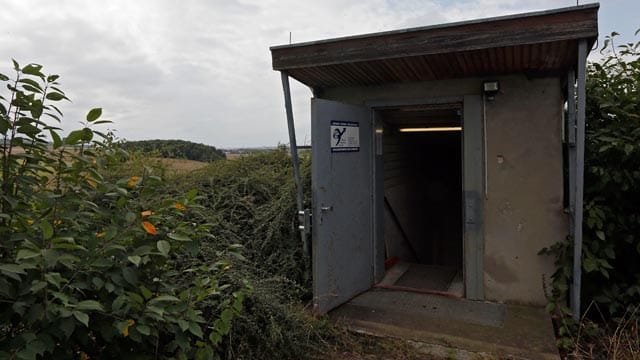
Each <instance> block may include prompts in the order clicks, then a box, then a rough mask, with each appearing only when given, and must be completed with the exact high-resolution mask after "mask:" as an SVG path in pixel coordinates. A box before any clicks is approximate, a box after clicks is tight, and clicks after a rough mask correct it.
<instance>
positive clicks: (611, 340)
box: [548, 31, 640, 359]
mask: <svg viewBox="0 0 640 360" xmlns="http://www.w3.org/2000/svg"><path fill="white" fill-rule="evenodd" d="M639 32H640V31H639ZM616 35H617V34H616V33H612V34H611V35H610V36H608V37H607V38H606V40H605V43H604V44H603V47H602V50H601V53H602V54H603V56H604V58H603V59H602V60H601V61H599V62H593V63H590V64H589V66H588V76H587V83H586V90H587V113H586V144H585V188H584V239H583V250H584V252H583V259H582V265H583V278H582V284H583V291H582V299H583V306H584V307H585V308H583V311H584V312H585V318H584V320H583V322H582V323H581V324H576V323H574V322H573V321H571V319H570V317H569V315H570V312H569V309H568V308H567V306H566V300H567V293H568V291H567V289H568V284H570V282H571V280H572V279H571V275H572V273H571V266H572V265H571V264H572V262H573V258H572V256H571V255H572V241H570V240H571V239H568V241H567V242H565V243H561V244H556V245H555V246H554V247H553V248H552V249H550V251H549V253H551V254H553V255H555V256H556V259H557V261H558V262H557V264H558V266H559V269H558V271H557V272H556V273H555V275H554V287H553V296H554V297H553V299H552V301H551V303H550V305H549V307H548V309H549V310H553V311H554V312H555V313H556V315H557V317H558V320H559V335H560V336H561V338H560V345H561V347H563V348H565V349H567V350H568V351H569V353H572V354H573V355H575V356H578V357H580V356H585V357H591V356H595V357H606V358H616V359H626V358H638V357H640V339H639V338H638V320H639V318H640V317H639V316H638V315H639V314H638V305H637V304H639V303H640V262H639V261H638V258H639V257H640V235H639V234H640V210H639V208H638V203H640V126H639V125H640V42H636V43H628V44H622V45H619V46H616V45H615V44H614V40H615V39H616ZM636 35H638V32H636Z"/></svg>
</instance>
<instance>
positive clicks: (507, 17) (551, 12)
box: [269, 2, 600, 51]
mask: <svg viewBox="0 0 640 360" xmlns="http://www.w3.org/2000/svg"><path fill="white" fill-rule="evenodd" d="M599 8H600V3H599V2H595V3H591V4H584V5H578V6H569V7H563V8H557V9H550V10H542V11H532V12H527V13H520V14H512V15H503V16H496V17H489V18H482V19H473V20H465V21H458V22H452V23H444V24H436V25H428V26H420V27H413V28H406V29H399V30H390V31H381V32H375V33H367V34H360V35H351V36H342V37H336V38H331V39H324V40H315V41H307V42H301V43H294V44H286V45H275V46H271V47H269V50H271V51H273V50H279V49H288V48H297V47H304V46H312V45H320V44H328V43H334V42H340V41H347V40H357V39H367V38H373V37H377V36H384V35H395V34H404V33H411V32H418V31H425V30H434V29H443V28H450V27H456V26H464V25H474V24H482V23H489V22H494V21H504V20H516V19H524V18H530V17H537V16H545V15H555V14H561V13H566V12H573V11H579V10H588V9H599Z"/></svg>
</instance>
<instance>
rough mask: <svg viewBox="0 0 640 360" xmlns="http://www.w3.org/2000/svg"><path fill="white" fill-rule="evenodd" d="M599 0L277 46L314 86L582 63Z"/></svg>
mask: <svg viewBox="0 0 640 360" xmlns="http://www.w3.org/2000/svg"><path fill="white" fill-rule="evenodd" d="M598 8H599V5H598V4H590V5H582V6H576V7H571V8H563V9H556V10H551V11H546V12H535V13H526V14H519V15H512V16H506V17H498V18H491V19H484V20H474V21H469V22H462V23H454V24H445V25H437V26H430V27H421V28H413V29H405V30H398V31H392V32H384V33H375V34H367V35H359V36H353V37H346V38H338V39H329V40H322V41H316V42H310V43H301V44H293V45H285V46H275V47H272V48H271V52H272V60H273V68H274V69H275V70H280V71H286V72H287V73H288V74H289V75H290V76H292V77H293V78H295V79H297V80H299V81H301V82H302V83H304V84H306V85H309V86H311V87H313V88H327V87H338V86H356V85H379V84H385V83H397V82H414V81H429V80H439V79H449V78H459V77H473V76H487V75H500V74H509V73H521V72H524V73H548V72H554V71H564V70H566V69H568V68H570V67H572V66H575V63H576V60H577V43H578V41H579V40H580V39H588V40H589V41H590V42H591V43H593V42H594V41H595V39H596V38H597V34H598V30H597V11H598Z"/></svg>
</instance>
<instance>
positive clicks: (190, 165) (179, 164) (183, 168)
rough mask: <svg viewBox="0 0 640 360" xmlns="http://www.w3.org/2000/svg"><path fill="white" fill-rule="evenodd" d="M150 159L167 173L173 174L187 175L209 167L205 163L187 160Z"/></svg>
mask: <svg viewBox="0 0 640 360" xmlns="http://www.w3.org/2000/svg"><path fill="white" fill-rule="evenodd" d="M152 159H153V160H156V161H159V162H160V163H161V164H162V165H163V166H165V167H166V168H167V170H168V171H170V172H175V173H185V172H187V173H188V172H191V171H194V170H198V169H201V168H203V167H205V166H207V165H209V163H206V162H202V161H194V160H187V159H169V158H152Z"/></svg>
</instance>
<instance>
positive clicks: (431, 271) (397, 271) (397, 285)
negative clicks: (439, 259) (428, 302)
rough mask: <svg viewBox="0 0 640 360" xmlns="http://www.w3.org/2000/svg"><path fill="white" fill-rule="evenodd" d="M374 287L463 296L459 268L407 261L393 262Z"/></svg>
mask: <svg viewBox="0 0 640 360" xmlns="http://www.w3.org/2000/svg"><path fill="white" fill-rule="evenodd" d="M374 287H375V288H379V289H387V290H398V291H407V292H414V293H418V294H432V295H440V296H446V297H451V298H456V299H460V298H463V296H464V284H463V281H462V271H461V269H455V268H452V267H446V266H437V265H423V264H415V263H409V262H397V263H395V264H393V266H391V268H389V269H388V270H387V272H386V274H385V276H384V278H383V279H382V281H380V282H379V283H378V284H376V285H375V286H374Z"/></svg>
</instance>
